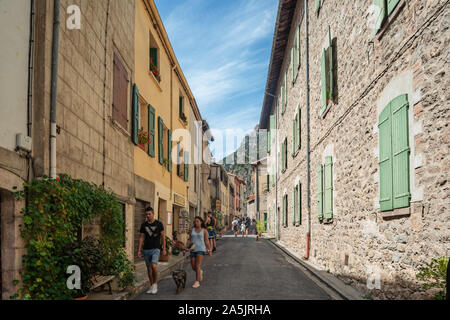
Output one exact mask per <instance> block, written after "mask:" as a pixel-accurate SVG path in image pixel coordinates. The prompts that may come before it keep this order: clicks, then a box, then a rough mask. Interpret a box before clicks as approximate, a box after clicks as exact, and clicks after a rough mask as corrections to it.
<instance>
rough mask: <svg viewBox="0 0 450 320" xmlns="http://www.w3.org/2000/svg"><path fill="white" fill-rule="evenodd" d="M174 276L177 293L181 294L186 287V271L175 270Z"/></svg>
mask: <svg viewBox="0 0 450 320" xmlns="http://www.w3.org/2000/svg"><path fill="white" fill-rule="evenodd" d="M172 278H173V280H174V281H175V284H176V286H177V294H180V293H181V292H182V291H183V289H184V288H186V271H184V270H175V271H173V272H172Z"/></svg>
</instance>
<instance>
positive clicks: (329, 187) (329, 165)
mask: <svg viewBox="0 0 450 320" xmlns="http://www.w3.org/2000/svg"><path fill="white" fill-rule="evenodd" d="M324 180H325V201H324V204H325V210H324V214H325V219H328V220H330V219H332V218H333V158H332V157H326V158H325V179H324Z"/></svg>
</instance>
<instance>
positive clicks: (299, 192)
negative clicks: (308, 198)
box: [297, 183, 302, 224]
mask: <svg viewBox="0 0 450 320" xmlns="http://www.w3.org/2000/svg"><path fill="white" fill-rule="evenodd" d="M297 197H298V199H297V222H298V223H299V224H302V184H301V183H299V184H298V190H297Z"/></svg>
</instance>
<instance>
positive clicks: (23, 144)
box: [16, 133, 32, 152]
mask: <svg viewBox="0 0 450 320" xmlns="http://www.w3.org/2000/svg"><path fill="white" fill-rule="evenodd" d="M31 145H32V139H31V137H29V136H27V135H25V134H23V133H18V134H17V135H16V149H17V150H24V151H28V152H31Z"/></svg>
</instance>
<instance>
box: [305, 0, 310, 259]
mask: <svg viewBox="0 0 450 320" xmlns="http://www.w3.org/2000/svg"><path fill="white" fill-rule="evenodd" d="M304 4H305V73H306V74H305V76H306V81H305V82H306V87H305V93H306V94H305V97H306V98H305V99H306V101H305V109H306V111H305V112H306V170H307V175H306V199H307V208H306V219H307V222H306V226H307V231H306V256H305V259H309V251H310V245H311V243H310V242H311V157H310V156H311V155H310V153H311V151H310V136H309V134H310V132H309V90H310V87H309V34H308V33H309V30H308V27H309V22H308V1H307V0H305V1H304Z"/></svg>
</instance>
